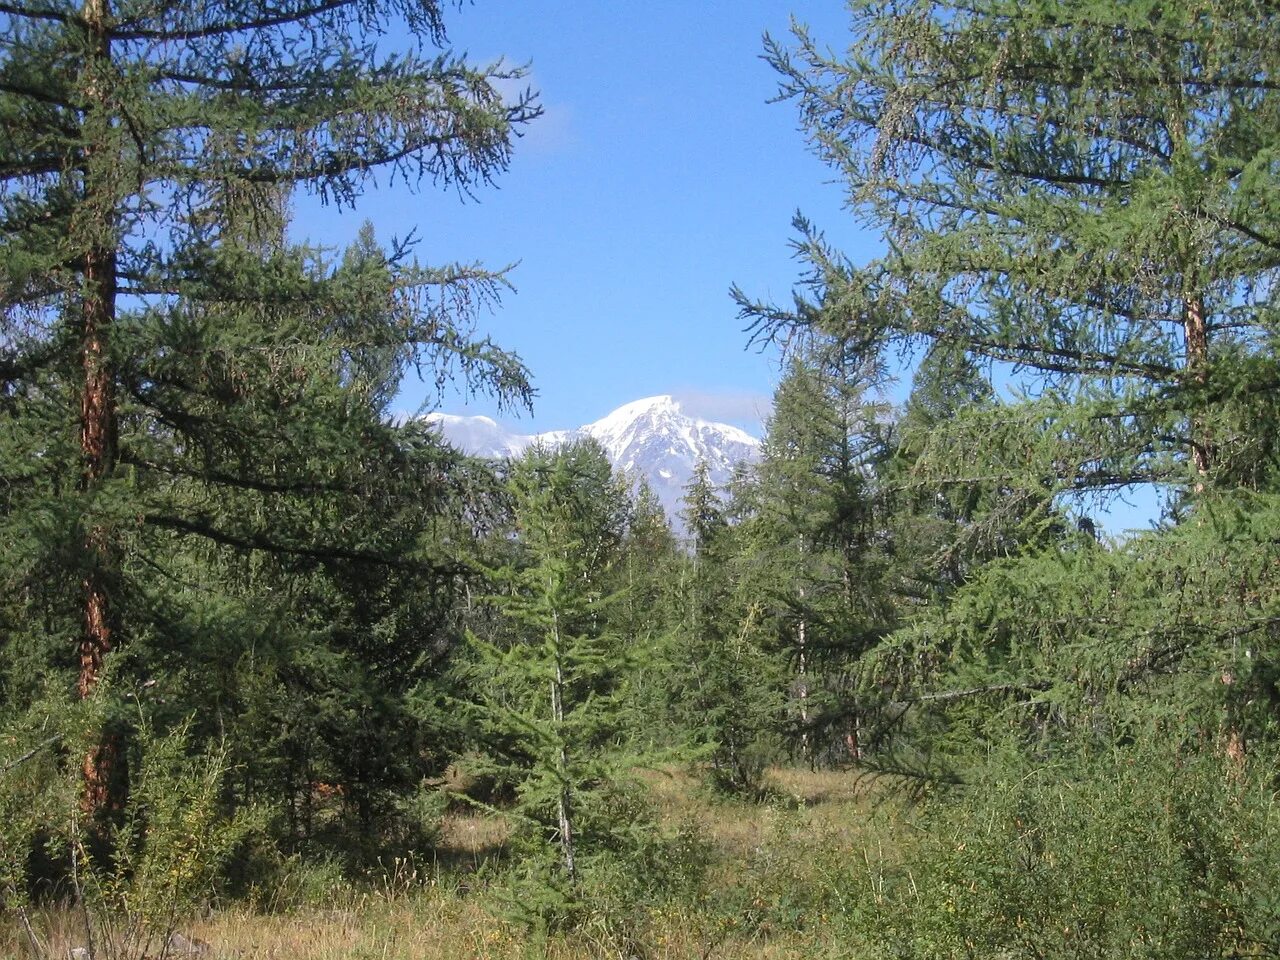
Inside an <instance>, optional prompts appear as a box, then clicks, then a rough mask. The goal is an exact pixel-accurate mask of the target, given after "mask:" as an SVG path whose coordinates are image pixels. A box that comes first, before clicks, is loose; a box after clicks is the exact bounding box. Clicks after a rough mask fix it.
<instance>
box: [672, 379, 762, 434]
mask: <svg viewBox="0 0 1280 960" xmlns="http://www.w3.org/2000/svg"><path fill="white" fill-rule="evenodd" d="M672 396H673V397H674V398H675V400H676V402H678V403H679V404H680V409H681V410H683V411H684V412H685V413H686V414H688V415H689V416H691V417H701V418H702V419H703V420H715V421H719V422H722V423H732V424H735V425H740V426H742V427H743V428H744V429H747V430H748V432H750V433H754V434H756V435H760V434H762V433H763V432H764V421H765V420H766V419H768V417H769V415H770V414H771V413H772V412H773V401H772V400H771V399H770V398H769V397H768V396H766V395H765V394H763V393H756V392H754V391H751V390H693V389H690V390H677V391H675V392H674V393H672Z"/></svg>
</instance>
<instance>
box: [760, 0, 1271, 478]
mask: <svg viewBox="0 0 1280 960" xmlns="http://www.w3.org/2000/svg"><path fill="white" fill-rule="evenodd" d="M849 10H850V20H851V30H852V38H853V39H852V41H851V43H850V45H849V46H848V48H847V49H846V50H845V51H844V52H843V53H835V52H831V51H829V50H828V49H826V48H825V47H823V46H822V45H821V44H820V43H819V42H818V40H816V39H815V38H814V37H812V36H811V35H810V34H809V33H808V32H807V31H806V30H805V29H803V28H797V30H796V33H795V38H794V43H793V44H792V45H791V46H788V45H787V44H785V43H782V42H779V41H774V40H770V41H768V44H767V59H768V60H769V61H770V62H771V64H772V65H773V66H774V67H775V68H776V69H777V70H778V71H779V73H780V75H781V78H782V79H781V94H780V95H781V96H782V97H784V98H791V99H794V101H795V102H796V103H797V105H798V107H799V110H800V117H801V122H802V124H803V127H804V129H805V131H806V133H807V135H808V138H809V141H810V143H811V145H812V146H813V148H814V150H815V151H816V152H817V153H818V154H819V155H820V156H821V157H822V158H823V159H824V160H825V161H826V162H827V163H829V164H830V165H831V166H832V167H834V168H835V169H836V170H837V171H838V172H839V175H840V176H841V177H842V178H843V180H844V181H845V183H846V184H847V189H848V198H849V202H850V206H851V209H852V210H854V211H855V212H856V214H857V216H858V219H859V220H860V221H861V222H862V223H863V224H864V225H865V226H867V227H869V228H871V229H873V230H875V231H877V232H880V233H882V234H883V236H884V239H885V241H886V244H887V248H888V249H887V252H886V253H885V254H884V255H883V256H882V257H880V258H879V259H877V260H875V261H874V262H872V263H869V264H866V265H858V266H855V265H854V264H852V263H850V262H849V261H847V260H846V259H844V258H843V257H842V256H840V255H839V254H838V253H837V252H835V251H833V250H832V249H831V248H830V247H829V246H828V245H827V244H826V242H825V241H824V240H823V238H822V237H821V235H820V234H819V232H818V231H817V230H816V229H814V228H813V227H812V226H811V225H809V224H807V223H805V222H804V221H803V220H800V221H799V226H800V228H801V234H800V238H799V240H798V241H797V243H798V246H799V248H800V250H801V253H802V255H803V256H805V257H806V258H807V259H808V261H809V263H810V266H811V268H812V269H811V274H810V277H809V280H810V282H811V283H812V285H813V287H814V289H815V291H816V294H817V297H818V303H820V305H821V309H813V308H812V306H809V307H805V305H804V304H802V305H801V307H802V309H800V310H794V309H780V308H778V307H775V306H773V305H771V304H767V303H753V302H751V301H750V300H749V299H748V298H747V297H745V296H743V295H742V294H741V293H739V299H740V302H741V304H742V306H743V310H744V314H745V315H746V316H747V317H748V318H750V319H751V320H752V322H753V323H754V324H756V332H757V334H758V335H761V336H766V337H769V336H780V335H783V334H784V332H785V331H787V330H791V329H794V328H795V327H796V326H797V325H799V326H806V325H811V324H818V325H822V324H828V325H832V326H834V327H837V328H839V329H840V330H842V331H844V335H846V336H849V337H851V338H852V339H854V340H859V341H861V342H862V343H863V344H864V348H865V349H866V350H867V351H869V352H873V353H879V352H880V351H882V350H884V349H886V348H889V347H892V346H895V345H896V346H899V347H904V346H905V347H910V346H913V345H915V344H918V343H920V342H921V341H922V340H923V341H945V342H950V343H954V344H956V345H957V346H958V347H960V348H961V349H964V350H966V351H968V352H969V353H970V354H972V355H974V356H977V357H981V358H985V359H986V360H989V361H995V362H998V363H1000V364H1002V365H1006V366H1005V367H1002V369H1011V374H1012V376H1013V377H1014V378H1015V379H1016V380H1021V381H1022V382H1025V383H1028V384H1029V385H1031V386H1033V387H1034V388H1035V389H1037V390H1039V391H1041V392H1042V399H1043V402H1042V404H1041V406H1040V407H1038V408H1033V407H1027V408H1024V409H1023V410H1021V411H1019V412H1018V413H1017V414H1016V415H1015V416H1008V415H1006V416H1005V418H1004V419H1005V421H1006V425H1007V426H1009V427H1011V428H1013V429H1023V427H1024V426H1025V425H1026V424H1033V425H1037V426H1039V427H1041V428H1042V433H1043V434H1044V435H1049V434H1054V435H1056V437H1057V439H1058V441H1059V442H1057V443H1056V444H1054V445H1053V449H1051V450H1050V449H1049V448H1048V446H1047V445H1046V447H1045V449H1044V450H1043V453H1044V456H1043V457H1042V458H1040V459H1041V462H1039V463H1036V464H1035V465H1034V466H1035V468H1037V469H1049V470H1052V471H1054V472H1056V473H1057V474H1058V475H1059V477H1060V478H1061V482H1062V484H1063V485H1064V486H1070V487H1074V488H1076V489H1114V488H1115V487H1119V486H1123V485H1126V484H1130V483H1133V482H1143V481H1148V480H1179V479H1180V478H1184V477H1187V476H1188V475H1190V476H1193V477H1194V478H1195V479H1194V480H1193V481H1192V482H1190V483H1189V486H1190V487H1192V488H1197V487H1203V486H1204V484H1205V483H1206V481H1207V480H1208V479H1209V478H1211V477H1214V476H1220V477H1222V478H1223V479H1224V480H1225V481H1226V482H1228V483H1230V482H1232V478H1233V477H1236V476H1238V475H1239V474H1240V472H1241V471H1243V470H1246V469H1248V468H1249V467H1250V465H1251V464H1252V463H1253V462H1254V459H1255V455H1256V452H1257V448H1258V442H1257V437H1256V431H1249V430H1248V429H1247V427H1246V426H1245V425H1244V424H1243V423H1242V418H1241V417H1240V415H1239V410H1240V408H1241V407H1242V406H1245V407H1250V406H1251V407H1256V406H1257V404H1258V402H1259V400H1258V398H1259V397H1261V396H1266V395H1269V394H1271V393H1273V388H1274V385H1275V383H1276V379H1277V374H1276V369H1275V364H1274V362H1273V354H1274V340H1275V335H1276V332H1277V319H1278V318H1277V315H1276V308H1275V299H1274V291H1275V286H1276V283H1277V280H1278V279H1280V233H1278V232H1277V230H1276V222H1277V217H1278V214H1280V176H1277V171H1276V165H1275V160H1274V157H1275V152H1276V150H1277V148H1278V147H1280V134H1278V133H1277V130H1280V97H1277V95H1276V83H1275V73H1276V68H1277V65H1278V56H1280V55H1278V54H1277V50H1278V49H1280V48H1278V47H1277V45H1276V43H1275V37H1276V33H1277V30H1280V22H1278V20H1277V16H1278V14H1277V11H1276V10H1275V8H1274V6H1273V5H1271V4H1267V3H1261V2H1256V0H1213V2H1210V3H1190V2H1175V3H1167V2H1163V0H1160V2H1155V0H1141V2H1133V3H1114V2H1103V0H1099V2H1081V3H1071V4H1061V3H1056V2H1050V0H1034V2H1030V3H1023V2H1013V0H981V2H978V3H948V2H936V0H908V2H901V3H899V2H889V3H887V2H883V0H852V2H850V3H849ZM1055 388H1059V389H1062V390H1065V391H1067V392H1069V393H1071V394H1072V395H1073V400H1074V401H1075V402H1073V403H1071V404H1062V403H1056V402H1053V391H1054V389H1055ZM1015 420H1016V421H1017V422H1014V421H1015ZM992 427H993V424H991V423H987V424H985V425H983V428H982V431H981V432H982V434H983V436H982V437H979V438H978V442H979V443H984V442H987V443H989V442H990V435H991V429H992ZM1019 442H1021V441H1019ZM1184 464H1186V465H1189V467H1190V470H1187V469H1186V468H1185V467H1184V466H1183V465H1184Z"/></svg>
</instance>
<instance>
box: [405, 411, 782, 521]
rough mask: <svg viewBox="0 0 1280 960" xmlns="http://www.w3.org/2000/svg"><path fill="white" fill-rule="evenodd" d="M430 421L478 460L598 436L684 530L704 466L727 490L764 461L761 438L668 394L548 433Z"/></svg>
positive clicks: (439, 418)
mask: <svg viewBox="0 0 1280 960" xmlns="http://www.w3.org/2000/svg"><path fill="white" fill-rule="evenodd" d="M427 419H428V420H429V421H430V422H432V423H435V424H437V425H438V426H439V427H440V432H441V434H442V435H443V436H444V438H445V439H446V440H448V441H449V442H450V443H452V444H453V445H454V446H456V447H458V448H459V449H461V450H464V451H466V452H467V453H470V454H472V455H474V456H479V457H494V458H505V457H514V456H519V455H520V454H521V453H522V452H523V451H525V450H526V449H528V448H529V447H530V446H532V445H533V444H535V443H541V444H545V445H547V446H555V445H557V444H561V443H568V442H571V441H573V440H576V439H579V438H582V437H592V438H594V439H595V440H596V441H598V442H599V443H600V445H601V446H602V447H603V448H604V450H605V453H607V454H608V455H609V460H610V461H611V462H612V463H613V465H614V468H615V469H618V470H623V471H626V472H627V473H629V474H631V475H633V476H640V477H644V478H645V480H646V481H648V483H649V486H650V487H651V488H652V489H653V492H654V494H655V495H656V496H657V497H658V499H659V500H660V501H661V503H662V506H663V509H665V510H666V511H667V517H668V518H669V519H670V520H671V521H672V523H673V524H674V525H675V526H676V527H677V528H678V527H679V526H680V523H679V513H680V500H681V498H682V497H683V496H684V488H685V486H686V485H687V484H688V483H689V480H690V479H691V478H692V476H693V471H694V468H695V467H696V466H697V465H698V463H699V461H703V460H705V461H706V463H707V466H708V468H709V470H710V474H711V479H712V480H713V481H714V482H715V483H717V484H723V483H726V482H727V481H728V480H729V477H730V476H731V475H732V473H733V468H734V466H735V465H736V464H738V463H740V462H742V461H744V460H745V461H755V460H756V459H757V458H758V457H759V445H760V442H759V441H758V440H757V439H756V438H755V437H753V436H751V435H750V434H748V433H746V432H745V431H743V430H739V429H738V428H737V427H733V426H730V425H729V424H726V423H713V422H711V421H708V420H702V419H699V418H697V417H690V416H688V415H686V414H685V413H684V412H683V411H682V410H681V409H680V404H679V403H678V402H677V401H676V400H674V399H673V398H672V397H669V396H658V397H648V398H646V399H644V400H636V401H633V402H632V403H628V404H624V405H623V406H621V407H619V408H618V409H617V410H614V411H613V412H612V413H610V414H608V415H607V416H604V417H602V418H601V419H599V420H596V421H595V422H594V423H588V424H586V425H585V426H582V427H577V428H575V429H572V430H555V431H551V432H549V433H538V434H521V433H512V432H510V431H508V430H505V429H503V428H502V427H501V426H499V425H498V424H497V423H495V422H494V421H493V420H491V419H489V418H488V417H462V416H456V415H453V414H447V413H433V414H429V415H428V417H427Z"/></svg>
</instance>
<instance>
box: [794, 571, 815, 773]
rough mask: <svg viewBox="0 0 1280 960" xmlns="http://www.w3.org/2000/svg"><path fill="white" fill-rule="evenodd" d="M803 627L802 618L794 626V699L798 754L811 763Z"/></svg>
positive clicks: (807, 678) (806, 661) (805, 651)
mask: <svg viewBox="0 0 1280 960" xmlns="http://www.w3.org/2000/svg"><path fill="white" fill-rule="evenodd" d="M801 596H803V591H802V592H801ZM805 627H806V624H805V621H804V620H803V619H802V620H801V621H800V625H799V626H798V627H797V628H796V646H797V647H798V651H797V663H796V668H797V672H798V676H797V681H798V682H797V683H796V699H798V700H799V701H800V756H802V757H803V758H804V760H805V762H806V763H810V764H812V763H813V748H812V745H811V744H810V743H809V652H808V650H806V649H805V644H806V643H807V640H808V638H807V636H806V633H805Z"/></svg>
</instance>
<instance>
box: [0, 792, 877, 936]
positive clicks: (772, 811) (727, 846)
mask: <svg viewBox="0 0 1280 960" xmlns="http://www.w3.org/2000/svg"><path fill="white" fill-rule="evenodd" d="M640 779H641V781H642V782H643V783H644V784H645V785H646V787H647V789H648V791H649V794H650V797H651V799H652V802H653V804H654V807H655V809H656V811H657V813H658V817H659V820H660V822H661V823H662V825H663V827H664V829H666V830H668V831H675V830H679V829H683V830H685V831H687V832H691V833H693V834H694V835H695V836H696V837H698V838H700V840H701V842H702V844H703V847H702V849H703V850H704V851H705V854H706V856H707V858H708V862H707V875H706V880H705V882H704V885H703V889H702V891H701V892H700V894H699V896H698V897H697V898H696V900H695V901H694V902H688V903H676V904H672V905H668V906H664V907H652V908H645V909H644V910H641V911H638V913H637V914H636V915H633V916H630V917H629V920H628V922H629V924H630V926H629V927H628V933H627V937H626V939H625V942H619V939H618V936H617V932H616V929H615V928H614V927H613V926H612V924H611V923H610V919H611V918H610V917H609V916H607V915H604V916H600V917H599V918H595V919H592V920H590V921H589V922H587V923H586V924H585V925H584V926H583V927H582V928H580V929H578V930H577V931H574V932H572V933H568V934H552V935H549V936H544V937H541V938H539V937H537V936H535V935H532V934H530V933H529V932H528V931H527V930H525V929H524V928H522V927H519V926H517V925H514V924H512V923H510V922H509V921H508V920H506V919H504V914H503V908H502V904H501V903H500V901H499V899H498V898H497V897H495V896H493V895H492V892H491V891H490V890H488V889H487V882H488V878H491V877H493V876H495V875H498V874H499V873H500V871H501V869H502V867H501V858H502V856H503V851H504V843H505V841H506V839H507V834H508V828H507V825H506V823H505V822H504V820H503V819H502V818H501V817H500V816H496V815H494V814H491V813H486V812H483V811H480V810H467V809H463V810H460V811H454V812H451V813H449V814H447V815H446V816H445V817H444V819H443V821H442V822H441V824H440V834H439V845H438V850H437V853H436V857H435V859H434V860H433V861H432V862H431V863H429V864H426V865H423V864H415V865H413V866H412V867H410V866H408V865H400V864H393V865H391V867H390V869H389V870H388V871H387V872H386V874H385V876H382V877H380V878H379V879H378V880H376V881H375V882H371V883H369V884H365V885H360V886H351V885H337V886H334V887H333V888H332V889H329V890H327V891H326V890H321V891H319V893H320V894H321V896H319V897H318V898H317V899H316V900H315V901H313V904H312V905H301V906H299V905H293V906H289V907H287V908H286V907H284V906H283V905H282V904H280V903H275V904H274V906H276V907H277V909H274V910H265V911H264V910H262V909H257V910H255V909H252V908H250V907H248V906H245V905H237V904H232V905H228V906H225V907H222V908H220V909H215V910H212V911H210V913H209V916H207V917H206V918H204V919H196V920H193V921H191V922H189V923H186V924H183V925H182V930H183V932H184V933H186V934H188V935H190V936H193V937H197V938H199V939H200V940H203V941H206V942H208V943H209V944H210V947H211V949H210V953H209V954H207V956H208V957H209V960H219V958H226V960H232V958H235V960H258V958H260V960H339V958H341V960H374V958H377V960H453V958H458V960H462V958H494V960H505V958H525V957H534V956H536V957H548V958H552V960H560V958H563V960H569V958H611V960H630V958H633V957H634V958H637V960H678V958H681V960H682V958H699V960H709V958H712V957H716V958H722V960H735V958H741V960H746V958H758V960H778V958H788V957H797V958H798V957H805V958H815V957H817V958H821V957H847V956H849V955H850V953H849V949H850V947H851V944H849V943H847V942H845V940H844V937H845V936H846V934H845V933H844V931H847V930H848V929H849V925H848V924H846V923H844V922H843V921H844V920H845V919H847V917H846V914H847V913H848V911H849V910H850V909H852V908H854V907H855V906H856V904H857V901H858V899H859V898H865V897H871V896H874V894H875V888H874V885H875V876H876V870H877V867H876V864H878V863H879V862H882V861H884V860H885V859H886V858H892V857H893V856H895V847H894V843H895V842H896V840H895V838H896V837H898V836H899V835H900V831H899V830H898V828H897V823H896V812H895V809H894V806H893V804H892V803H889V802H885V800H884V792H883V791H882V790H880V789H879V788H878V787H877V786H876V785H875V784H874V783H870V782H868V781H866V780H860V779H858V778H856V777H854V776H853V775H851V774H847V773H842V772H830V771H820V772H811V771H808V770H794V769H786V770H782V769H779V770H774V771H771V772H770V774H769V777H768V783H767V787H768V789H767V790H766V792H765V799H763V800H761V801H758V802H746V801H741V800H734V799H727V798H724V797H720V796H717V795H716V794H714V793H713V792H712V791H711V790H709V788H707V787H706V786H705V785H704V784H703V782H702V781H701V780H700V779H699V778H697V777H695V776H694V775H692V774H690V773H689V772H688V771H685V770H679V769H662V770H647V771H643V772H642V773H641V774H640ZM300 869H304V870H305V869H306V868H305V867H304V868H300ZM308 889H311V890H313V891H314V890H315V883H314V882H312V884H311V886H310V887H308ZM267 899H268V901H269V900H270V898H267ZM321 904H323V905H321ZM267 905H268V906H271V905H272V904H271V903H270V902H268V904H267ZM625 906H626V905H620V907H623V908H625ZM33 919H34V922H35V925H36V926H37V927H38V929H39V930H40V936H41V938H42V940H43V941H44V944H45V946H46V950H45V952H44V957H43V958H42V960H50V958H54V957H57V958H61V960H65V958H66V957H67V955H68V953H67V951H68V950H69V949H70V948H71V947H73V946H78V945H81V944H82V943H83V936H81V935H80V931H81V930H82V924H80V925H78V924H77V922H76V917H75V916H74V914H72V913H70V912H68V911H56V910H54V911H45V912H42V913H40V914H39V915H38V916H36V917H34V918H33ZM26 952H27V951H26V948H25V946H24V942H23V939H22V937H21V931H20V930H19V929H17V928H16V927H15V926H14V925H13V924H10V923H7V922H6V923H5V924H4V931H3V935H2V936H0V955H2V956H6V957H7V956H14V957H18V956H23V955H25V954H26Z"/></svg>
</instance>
